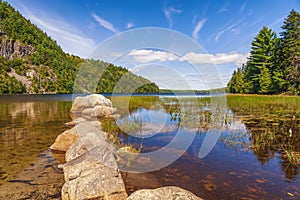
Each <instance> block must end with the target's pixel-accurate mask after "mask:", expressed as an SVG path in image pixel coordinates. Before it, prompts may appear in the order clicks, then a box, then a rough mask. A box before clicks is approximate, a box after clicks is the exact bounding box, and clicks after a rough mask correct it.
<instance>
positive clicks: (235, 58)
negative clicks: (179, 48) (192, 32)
mask: <svg viewBox="0 0 300 200" xmlns="http://www.w3.org/2000/svg"><path fill="white" fill-rule="evenodd" d="M244 56H245V55H243V54H239V53H236V52H232V53H218V54H205V53H194V52H190V53H187V54H186V55H184V56H183V59H184V60H186V61H188V62H190V63H192V64H216V65H219V64H228V63H235V64H236V62H240V61H241V60H242V59H243V58H244Z"/></svg>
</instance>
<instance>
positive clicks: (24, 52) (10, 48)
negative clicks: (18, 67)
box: [0, 31, 34, 60]
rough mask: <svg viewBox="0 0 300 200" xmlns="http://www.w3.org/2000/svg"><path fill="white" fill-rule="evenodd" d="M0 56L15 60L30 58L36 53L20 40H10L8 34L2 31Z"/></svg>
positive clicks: (0, 32)
mask: <svg viewBox="0 0 300 200" xmlns="http://www.w3.org/2000/svg"><path fill="white" fill-rule="evenodd" d="M0 36H1V42H0V56H3V57H5V58H7V59H9V60H11V59H15V58H24V57H26V56H29V55H31V54H32V52H33V51H34V48H33V47H32V46H30V45H24V44H22V43H21V42H19V41H18V40H16V41H15V40H11V39H8V37H7V36H6V33H5V32H3V31H0Z"/></svg>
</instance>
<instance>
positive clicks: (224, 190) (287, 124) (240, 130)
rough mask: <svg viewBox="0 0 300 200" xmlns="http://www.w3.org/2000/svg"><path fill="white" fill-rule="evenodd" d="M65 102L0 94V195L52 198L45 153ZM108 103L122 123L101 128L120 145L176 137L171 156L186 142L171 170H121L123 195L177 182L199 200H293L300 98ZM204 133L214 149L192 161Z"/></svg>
mask: <svg viewBox="0 0 300 200" xmlns="http://www.w3.org/2000/svg"><path fill="white" fill-rule="evenodd" d="M70 99H71V97H70V96H66V95H62V96H60V95H53V96H34V97H32V96H14V97H11V96H1V97H0V115H1V118H0V121H1V123H0V124H1V126H0V150H1V151H0V197H2V198H3V197H5V195H6V197H8V196H9V195H11V193H14V192H16V191H19V194H18V195H24V193H25V194H26V195H27V197H28V195H29V197H31V198H34V197H35V196H37V195H38V194H37V190H42V191H44V193H47V192H48V193H49V194H50V195H48V196H47V198H59V188H60V187H61V186H62V184H63V178H62V177H63V175H62V172H61V171H60V170H59V169H57V164H58V163H57V161H55V159H54V158H53V157H52V155H51V154H50V153H49V152H48V151H47V149H48V147H49V146H50V145H51V144H52V143H53V141H54V140H55V138H56V136H57V135H58V134H60V133H61V132H62V131H64V130H66V127H65V126H64V123H65V122H68V121H70V116H69V109H70V107H71V102H70ZM127 101H128V102H129V109H128V106H127ZM112 102H113V105H114V106H115V107H117V108H118V111H119V113H120V114H122V118H121V119H120V120H118V121H117V122H115V121H109V120H108V121H104V122H103V125H104V129H106V131H108V132H111V133H113V134H116V135H117V136H118V137H119V138H120V141H121V142H120V145H121V146H122V145H124V144H132V145H133V146H135V147H136V148H140V147H142V153H143V154H146V153H150V152H155V151H158V150H159V149H161V148H162V147H168V144H169V143H170V142H172V141H173V139H174V138H177V140H178V138H179V141H177V142H178V149H177V148H170V149H168V151H171V153H172V152H174V154H176V152H177V151H178V150H182V149H181V148H180V147H182V144H184V143H185V138H190V137H192V143H191V145H188V147H187V148H186V151H185V152H183V154H182V156H180V157H179V158H178V159H176V160H175V161H174V162H173V163H172V164H171V165H169V166H166V167H163V168H161V169H159V170H156V171H153V172H148V173H139V174H136V173H127V172H123V177H124V180H125V183H126V186H127V192H128V193H131V192H133V191H135V190H137V189H141V188H156V187H159V186H167V185H177V186H180V187H182V188H184V189H187V190H190V191H191V192H193V193H195V194H196V195H198V196H200V197H203V198H204V199H299V198H300V177H299V174H298V173H299V166H300V165H299V164H300V163H299V161H300V153H299V152H300V131H299V130H300V112H299V110H300V108H299V102H300V98H296V97H289V98H284V97H281V98H279V97H238V96H229V97H227V99H226V98H219V99H217V100H213V99H211V98H203V97H199V98H188V97H185V98H179V99H177V98H174V97H165V96H161V97H158V96H156V97H153V96H152V97H145V96H144V97H132V98H130V99H128V98H126V97H125V96H122V97H112ZM116 123H117V124H118V125H119V127H121V128H118V127H117V126H116ZM180 130H184V131H182V134H181V136H180V137H177V136H178V132H179V131H180ZM212 130H214V131H215V132H216V133H217V134H218V136H219V137H218V140H217V142H216V145H215V146H214V147H213V149H212V151H210V152H209V153H208V154H207V155H206V156H203V158H201V159H200V158H199V150H200V149H201V146H202V145H203V143H204V142H203V141H204V140H205V137H206V136H207V135H208V133H210V131H212ZM133 135H134V136H133ZM142 138H143V139H142ZM181 141H182V143H181ZM202 153H203V152H202ZM202 155H203V154H202ZM128 167H130V164H129V165H128ZM28 171H29V172H31V174H30V173H28ZM26 174H29V175H26ZM46 180H47V181H46ZM11 188H15V189H11ZM49 188H52V189H50V190H49ZM22 190H23V192H20V191H22ZM5 191H6V192H5ZM1 195H2V196H1ZM44 195H45V194H44ZM24 198H25V197H24Z"/></svg>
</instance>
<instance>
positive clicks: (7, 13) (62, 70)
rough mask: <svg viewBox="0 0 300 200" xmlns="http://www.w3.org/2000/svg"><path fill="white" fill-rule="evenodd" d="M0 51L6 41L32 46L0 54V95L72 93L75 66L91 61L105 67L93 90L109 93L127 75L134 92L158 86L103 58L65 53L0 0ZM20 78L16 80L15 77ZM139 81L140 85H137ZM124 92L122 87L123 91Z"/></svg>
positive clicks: (6, 43) (150, 89)
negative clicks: (19, 52)
mask: <svg viewBox="0 0 300 200" xmlns="http://www.w3.org/2000/svg"><path fill="white" fill-rule="evenodd" d="M0 42H1V47H0V49H1V52H3V51H4V52H5V53H7V52H8V53H10V52H9V51H12V50H13V49H7V46H8V45H9V44H13V43H15V42H18V43H20V44H21V46H23V47H24V48H26V47H30V49H33V50H32V52H30V55H26V56H15V55H14V54H13V52H11V53H12V54H13V55H10V57H5V56H4V55H0V94H15V93H30V94H37V93H44V94H47V93H53V94H57V93H65V94H66V93H73V92H74V88H73V86H74V80H75V78H76V76H77V72H78V70H79V68H80V67H81V66H82V65H83V64H86V63H90V64H91V63H92V64H93V66H97V67H99V68H101V69H105V71H104V72H103V73H102V76H99V77H98V78H99V82H98V87H97V89H96V92H97V93H112V92H113V88H114V86H115V85H116V83H117V82H118V79H120V78H121V77H122V75H123V74H125V73H126V74H130V80H131V81H130V84H132V85H135V84H136V85H140V87H139V88H137V89H136V90H135V91H134V92H135V93H156V92H158V91H159V88H158V86H157V85H155V84H154V83H151V82H150V81H149V80H147V79H145V78H142V77H139V76H136V75H134V74H132V73H130V72H129V71H128V70H127V69H125V68H122V67H117V66H114V65H113V64H110V63H106V62H103V61H90V60H86V59H82V58H80V57H77V56H74V55H69V54H67V53H65V52H64V51H63V50H62V49H61V47H60V46H59V45H58V44H57V43H56V41H54V40H53V39H52V38H50V37H49V36H48V35H47V34H46V33H45V32H43V31H42V30H41V29H39V28H38V27H37V26H36V25H34V24H32V23H31V22H30V21H29V20H27V19H25V18H24V17H23V16H22V15H21V14H20V13H19V12H18V11H16V10H15V9H14V8H13V7H11V6H10V5H9V4H8V3H7V2H3V1H1V0H0ZM11 74H17V76H18V77H21V79H22V80H23V82H26V83H27V85H26V84H24V83H22V82H20V80H18V79H17V78H16V77H15V76H12V75H11ZM141 84H142V85H141ZM125 91H126V88H124V90H123V92H125Z"/></svg>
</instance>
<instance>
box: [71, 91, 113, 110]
mask: <svg viewBox="0 0 300 200" xmlns="http://www.w3.org/2000/svg"><path fill="white" fill-rule="evenodd" d="M95 106H107V107H112V104H111V101H110V100H109V99H107V98H105V97H104V96H103V95H100V94H92V95H89V96H85V97H76V98H75V99H74V101H73V105H72V108H71V113H81V112H82V111H83V110H84V109H86V108H94V107H95Z"/></svg>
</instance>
